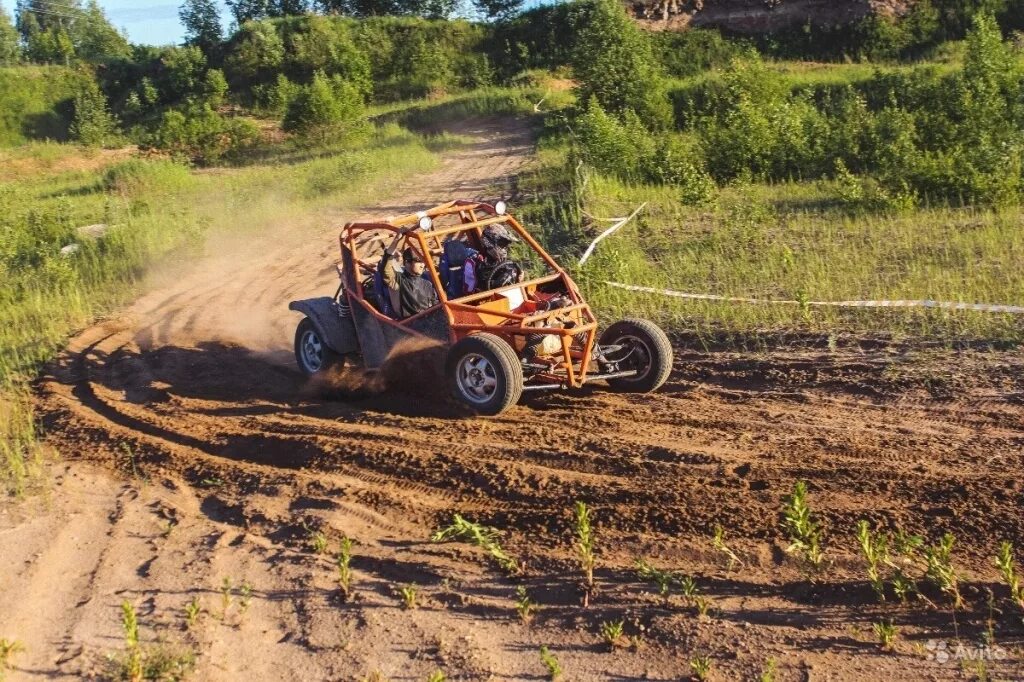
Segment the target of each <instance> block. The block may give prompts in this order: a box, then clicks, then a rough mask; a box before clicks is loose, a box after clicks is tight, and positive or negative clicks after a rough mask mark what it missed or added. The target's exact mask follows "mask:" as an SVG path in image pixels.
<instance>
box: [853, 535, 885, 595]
mask: <svg viewBox="0 0 1024 682" xmlns="http://www.w3.org/2000/svg"><path fill="white" fill-rule="evenodd" d="M857 542H858V543H859V544H860V551H861V554H863V555H864V561H865V562H867V570H868V582H869V583H871V589H873V590H874V591H875V594H876V595H878V600H879V601H885V580H884V579H883V578H882V569H881V567H882V564H884V563H889V549H888V544H889V542H888V537H887V536H885V535H883V534H882V533H872V532H871V530H870V529H869V527H868V522H867V521H864V520H863V519H862V520H861V521H860V522H858V523H857Z"/></svg>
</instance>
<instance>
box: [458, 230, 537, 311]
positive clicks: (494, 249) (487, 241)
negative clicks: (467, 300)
mask: <svg viewBox="0 0 1024 682" xmlns="http://www.w3.org/2000/svg"><path fill="white" fill-rule="evenodd" d="M517 241H519V240H518V239H516V237H515V235H514V234H512V233H511V232H510V231H509V230H508V228H507V227H505V226H504V225H499V224H494V225H488V226H487V227H485V228H484V231H483V234H482V235H481V236H480V243H481V245H482V246H483V247H484V249H483V253H477V254H475V255H474V256H472V257H470V258H469V259H467V260H466V264H465V265H464V266H463V278H464V281H465V287H466V293H467V294H472V293H475V292H477V291H486V290H488V289H494V288H496V287H500V286H506V285H509V284H513V283H515V282H521V281H523V269H522V268H521V267H520V266H519V264H518V263H516V262H514V261H510V260H509V259H508V247H509V246H510V245H511V244H512V243H513V242H517ZM503 264H507V265H504V267H501V266H503ZM496 272H497V276H496V277H495V274H496Z"/></svg>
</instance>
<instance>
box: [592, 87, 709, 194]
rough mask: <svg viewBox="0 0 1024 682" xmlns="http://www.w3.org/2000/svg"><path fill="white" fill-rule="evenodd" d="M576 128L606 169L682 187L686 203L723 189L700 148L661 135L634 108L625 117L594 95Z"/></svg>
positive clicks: (595, 165)
mask: <svg viewBox="0 0 1024 682" xmlns="http://www.w3.org/2000/svg"><path fill="white" fill-rule="evenodd" d="M574 129H575V133H576V143H577V153H578V154H579V155H580V157H581V158H582V160H583V161H584V162H586V163H587V164H588V165H590V166H591V167H592V168H594V169H595V170H597V171H599V172H601V173H605V174H607V175H612V176H615V177H618V178H620V179H622V180H626V181H628V182H651V183H655V184H661V185H674V186H677V187H679V188H680V189H681V190H682V192H681V194H680V199H681V201H682V202H683V203H685V204H693V205H699V204H704V203H707V202H708V201H709V200H710V199H711V197H712V196H713V195H714V193H715V191H716V190H717V187H716V186H715V182H714V180H712V179H711V176H710V175H709V174H708V172H707V171H706V170H705V168H704V162H703V159H702V158H701V156H700V154H699V151H698V150H695V149H693V148H692V147H689V146H686V145H684V144H683V143H682V142H681V141H680V140H679V139H677V138H675V137H672V136H671V135H662V136H660V137H659V138H658V139H657V140H655V137H654V136H653V135H652V134H651V133H650V132H649V131H648V130H647V129H646V128H645V127H644V125H643V123H642V122H641V121H640V119H639V117H637V115H636V114H635V113H633V112H632V111H629V112H627V113H626V116H625V118H624V119H623V120H621V121H620V120H619V119H617V118H616V117H614V116H612V115H610V114H608V113H607V112H605V111H604V110H603V109H602V108H601V105H600V104H598V102H597V98H596V97H591V98H590V101H589V102H588V103H587V108H586V109H585V110H584V112H583V113H582V114H581V115H580V116H578V117H577V119H576V121H575V125H574Z"/></svg>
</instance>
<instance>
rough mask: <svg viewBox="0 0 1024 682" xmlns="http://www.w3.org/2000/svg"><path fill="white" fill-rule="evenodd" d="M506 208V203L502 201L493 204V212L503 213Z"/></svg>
mask: <svg viewBox="0 0 1024 682" xmlns="http://www.w3.org/2000/svg"><path fill="white" fill-rule="evenodd" d="M507 210H508V204H506V203H505V202H504V201H499V202H498V203H496V204H495V205H494V212H495V213H497V214H498V215H505V211H507Z"/></svg>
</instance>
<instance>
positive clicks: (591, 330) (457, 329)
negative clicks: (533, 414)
mask: <svg viewBox="0 0 1024 682" xmlns="http://www.w3.org/2000/svg"><path fill="white" fill-rule="evenodd" d="M479 213H483V214H485V215H482V216H481V215H479ZM451 215H458V216H459V219H460V220H462V223H461V224H459V225H454V226H450V227H439V228H437V229H431V230H427V231H424V230H422V229H421V228H419V227H418V223H419V221H420V220H421V219H422V218H423V217H424V216H427V217H429V218H431V221H432V222H433V221H436V220H438V219H439V218H444V217H446V216H451ZM493 223H504V224H505V225H506V227H508V228H510V229H511V230H512V231H513V232H515V234H516V235H518V236H519V237H520V238H521V239H522V240H523V242H524V243H526V244H527V245H528V246H529V247H530V248H531V249H533V251H534V252H535V253H537V254H538V255H540V257H541V258H542V259H543V260H544V262H545V264H547V266H548V267H549V268H551V270H553V272H552V273H551V274H548V275H545V276H543V277H537V278H534V279H531V280H527V281H525V282H520V283H518V284H516V285H515V286H509V287H502V288H501V289H493V290H490V291H484V292H479V293H476V294H470V295H468V296H462V297H459V298H457V299H452V300H449V299H448V296H447V294H446V292H445V289H444V286H443V285H442V283H441V277H440V275H439V274H438V271H437V267H436V266H435V264H434V259H433V258H425V259H424V260H425V264H426V267H427V272H429V273H430V280H431V282H433V284H434V288H435V289H436V290H437V294H438V298H439V300H440V306H441V307H442V308H443V309H444V311H445V315H446V316H447V318H448V325H449V343H450V344H454V343H456V342H457V341H459V340H460V339H463V338H465V337H466V336H469V335H470V334H474V333H479V332H488V333H491V334H495V335H497V336H500V337H502V338H504V339H505V340H506V341H508V343H509V344H510V345H512V346H513V348H515V342H514V337H516V336H526V335H540V334H543V335H554V336H558V337H559V341H560V342H561V346H562V348H561V353H560V359H557V360H549V362H550V363H551V369H550V370H546V371H543V372H539V373H537V374H535V375H533V377H534V378H538V379H541V380H542V381H544V382H545V383H547V384H550V385H552V386H563V385H564V386H566V387H571V388H579V387H581V386H582V385H583V384H584V383H585V382H586V380H587V375H588V373H589V370H590V362H591V359H592V355H593V351H594V343H595V337H596V335H597V319H596V318H595V317H594V314H593V313H592V312H591V310H590V306H588V305H587V304H586V303H584V302H583V299H582V297H581V296H580V293H579V289H578V288H577V287H576V284H575V282H573V281H572V279H571V278H570V277H569V274H568V273H567V272H566V271H565V270H563V269H562V268H561V267H560V266H559V265H558V263H556V262H555V260H554V259H553V258H551V256H549V255H548V254H547V252H546V251H544V249H543V248H542V247H541V245H540V244H539V243H537V241H536V240H535V239H534V238H533V237H532V236H530V234H529V233H528V232H527V231H526V230H524V229H523V226H522V225H521V224H520V223H519V221H517V220H516V219H515V218H513V217H512V216H510V215H507V214H505V215H498V214H497V212H496V211H495V209H494V206H492V205H491V204H486V203H483V202H473V201H464V200H458V201H451V202H448V203H446V204H441V205H440V206H435V207H434V208H431V209H429V210H427V211H421V212H419V213H410V214H408V215H404V216H399V217H397V218H387V219H385V220H383V221H372V222H350V223H347V224H346V225H345V227H344V228H343V229H342V231H341V235H340V236H339V239H338V241H339V245H340V247H341V251H342V263H344V264H346V265H347V263H349V262H351V263H352V265H353V267H354V268H360V267H361V268H364V269H367V270H369V269H370V268H371V267H375V266H376V264H373V265H372V266H371V265H370V264H367V263H364V262H362V261H360V260H359V257H358V256H359V251H358V248H359V245H357V243H356V238H357V237H358V236H359V235H361V234H363V233H365V232H369V231H374V230H383V231H387V232H390V233H393V234H397V233H399V232H400V231H402V230H403V229H407V231H408V238H415V239H416V240H417V244H418V246H419V248H420V252H421V253H423V254H438V253H440V252H441V250H442V249H443V246H442V244H443V240H444V238H445V237H447V236H449V235H453V234H458V233H460V232H466V231H469V230H475V231H476V234H477V236H478V237H479V236H480V235H481V234H482V230H483V228H484V227H486V226H487V225H491V224H493ZM410 228H411V229H410ZM430 242H433V244H431V243H430ZM346 251H347V252H348V255H349V256H350V260H348V259H346V258H345V252H346ZM346 275H348V276H350V277H351V278H350V279H344V277H345V276H346ZM346 275H343V281H344V282H345V284H346V285H350V286H345V287H344V288H345V291H346V295H347V296H349V297H351V298H354V299H356V300H357V301H358V302H359V304H360V305H361V306H362V307H363V308H365V309H366V310H368V311H369V312H370V313H372V314H373V315H374V316H375V318H376V319H377V320H379V321H380V322H382V323H384V324H390V325H392V326H394V327H397V328H399V329H402V330H403V331H405V332H406V333H409V334H414V335H420V334H418V333H417V332H415V331H413V330H412V329H409V328H408V326H407V325H408V323H409V322H410V321H413V320H416V319H417V318H419V317H421V316H423V315H426V314H429V313H432V312H433V311H435V310H436V307H435V308H430V309H429V310H428V311H424V312H421V313H419V314H417V315H414V316H412V317H408V318H406V319H404V320H393V319H391V318H390V317H387V316H386V315H382V314H381V313H380V312H378V311H377V310H376V309H374V308H373V306H371V305H369V304H368V303H367V302H366V301H365V300H364V298H363V291H362V288H361V287H360V286H358V283H359V281H360V280H359V278H358V277H356V273H346ZM559 280H561V281H562V283H563V284H564V286H565V290H566V292H567V293H568V295H569V297H570V298H571V299H572V302H573V303H572V305H570V306H567V307H564V308H557V309H555V310H551V311H547V312H542V313H531V314H523V313H513V312H505V311H501V310H491V309H481V308H478V307H476V306H473V305H470V304H471V303H473V302H476V301H482V300H484V299H487V298H489V297H492V296H494V295H496V294H498V293H500V292H501V291H505V290H509V289H526V290H528V291H529V290H530V288H531V287H532V288H536V287H537V286H539V285H541V284H546V283H550V282H555V281H559ZM481 312H482V313H483V314H485V315H487V316H489V317H500V318H504V319H505V320H506V322H504V323H501V324H487V323H485V322H484V321H483V320H481V321H480V322H479V323H475V322H465V321H462V322H459V321H457V319H456V313H463V319H464V317H465V313H472V314H480V313H481ZM565 317H570V318H571V319H572V321H573V322H574V323H575V326H573V327H571V328H563V327H552V326H547V325H548V324H550V323H551V322H553V321H555V319H556V318H565ZM584 334H585V335H586V337H585V339H582V338H581V335H584ZM574 340H582V348H579V347H577V348H576V349H573V341H574ZM553 357H557V356H553Z"/></svg>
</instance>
